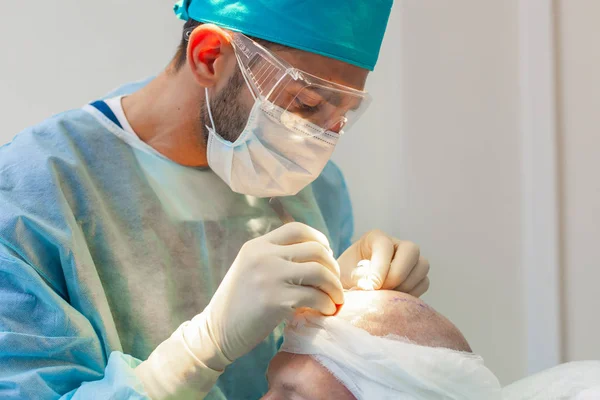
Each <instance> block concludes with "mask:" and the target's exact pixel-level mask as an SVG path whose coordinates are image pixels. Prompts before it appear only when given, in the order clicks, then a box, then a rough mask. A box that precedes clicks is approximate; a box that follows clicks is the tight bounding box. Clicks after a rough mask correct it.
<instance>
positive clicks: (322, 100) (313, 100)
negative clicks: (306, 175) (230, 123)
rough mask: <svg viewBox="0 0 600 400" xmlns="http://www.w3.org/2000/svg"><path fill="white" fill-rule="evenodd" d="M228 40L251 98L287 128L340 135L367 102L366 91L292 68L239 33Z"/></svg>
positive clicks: (362, 111) (367, 105)
mask: <svg viewBox="0 0 600 400" xmlns="http://www.w3.org/2000/svg"><path fill="white" fill-rule="evenodd" d="M190 34H191V31H190V32H188V33H186V37H189V35H190ZM231 43H232V45H233V48H234V51H235V55H236V57H237V60H238V63H239V66H240V69H241V70H242V74H243V76H244V79H245V80H246V82H247V83H248V86H249V87H250V91H251V92H252V95H253V96H254V98H255V99H259V100H261V101H262V105H261V106H262V108H263V109H264V110H265V111H267V114H268V115H269V116H270V117H271V118H275V119H277V120H278V121H277V122H280V123H281V124H283V125H284V126H287V127H288V128H290V129H296V128H297V127H299V126H304V128H306V122H309V123H310V126H311V129H310V133H311V134H314V135H315V136H316V135H320V134H323V133H325V132H334V133H337V134H340V135H341V134H343V133H344V132H347V131H348V130H349V129H350V128H351V127H352V125H353V124H354V123H355V122H356V121H357V120H358V119H359V118H360V116H361V115H362V114H363V113H364V112H365V110H366V109H367V108H368V107H369V105H370V103H371V97H370V95H369V94H368V93H367V92H364V91H360V90H356V89H353V88H350V87H347V86H344V85H340V84H336V83H333V82H329V81H327V80H325V79H322V78H319V77H317V76H314V75H311V74H309V73H307V72H304V71H301V70H299V69H297V68H294V67H293V66H291V65H290V64H288V63H287V62H286V61H284V60H282V59H281V58H279V57H277V56H276V55H275V54H273V53H272V52H270V51H269V50H267V49H266V48H264V47H263V46H261V45H260V44H258V43H256V42H255V41H254V40H252V39H250V38H249V37H247V36H245V35H243V34H241V33H238V32H234V33H233V34H232V41H231ZM303 131H305V132H306V129H303Z"/></svg>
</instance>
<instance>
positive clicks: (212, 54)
mask: <svg viewBox="0 0 600 400" xmlns="http://www.w3.org/2000/svg"><path fill="white" fill-rule="evenodd" d="M232 59H233V60H234V59H235V54H234V53H233V47H232V46H231V43H230V37H229V35H228V34H227V32H225V31H224V30H223V29H221V28H219V27H218V26H216V25H212V24H204V25H200V26H199V27H197V28H196V29H194V31H193V32H192V33H191V35H190V37H189V42H188V47H187V60H188V64H189V66H190V68H191V71H192V73H193V75H194V77H195V78H196V81H198V83H199V84H200V85H202V86H203V87H212V86H215V85H216V84H217V82H218V81H219V80H220V79H221V78H222V77H223V76H224V75H227V72H228V71H229V70H230V67H229V66H230V64H231V60H232Z"/></svg>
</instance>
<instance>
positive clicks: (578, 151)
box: [557, 0, 600, 360]
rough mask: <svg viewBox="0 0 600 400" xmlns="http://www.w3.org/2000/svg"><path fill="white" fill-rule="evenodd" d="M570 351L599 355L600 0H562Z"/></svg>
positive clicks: (574, 355) (577, 356) (572, 356)
mask: <svg viewBox="0 0 600 400" xmlns="http://www.w3.org/2000/svg"><path fill="white" fill-rule="evenodd" d="M557 11H558V15H559V17H558V26H559V45H560V52H559V54H560V57H559V64H558V66H559V87H560V90H561V97H560V103H559V105H560V110H561V120H560V134H561V135H560V145H561V153H560V154H561V158H562V160H561V161H562V171H561V175H562V176H561V178H562V190H561V193H562V201H563V213H562V215H563V240H564V244H563V248H562V250H563V263H564V268H565V270H564V276H565V284H564V293H565V298H564V307H565V339H566V340H565V356H566V358H567V359H568V360H581V359H600V340H598V339H599V338H600V313H599V312H598V310H599V308H600V300H598V299H599V297H598V285H599V282H600V257H599V256H598V240H599V239H600V133H599V129H600V45H598V43H600V25H599V23H598V21H600V2H598V1H596V0H560V1H558V8H557Z"/></svg>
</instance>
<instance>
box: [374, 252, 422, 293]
mask: <svg viewBox="0 0 600 400" xmlns="http://www.w3.org/2000/svg"><path fill="white" fill-rule="evenodd" d="M429 269H430V265H429V261H427V259H425V258H424V257H419V262H418V263H417V265H416V266H415V267H414V268H413V270H412V272H411V273H410V275H408V278H406V280H405V281H404V282H402V284H400V285H399V286H397V287H396V289H395V290H397V291H400V292H404V293H410V292H412V291H413V290H414V289H415V288H416V287H417V285H418V284H419V283H421V282H422V281H423V279H425V278H427V275H428V274H429ZM384 286H385V285H384Z"/></svg>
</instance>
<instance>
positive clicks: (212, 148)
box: [206, 89, 339, 197]
mask: <svg viewBox="0 0 600 400" xmlns="http://www.w3.org/2000/svg"><path fill="white" fill-rule="evenodd" d="M206 107H207V109H208V114H209V116H210V120H211V124H212V128H210V127H208V126H207V128H208V132H209V136H208V164H209V165H210V167H211V169H212V170H213V171H214V172H215V173H216V174H217V175H219V176H220V177H221V179H223V180H224V181H225V182H226V183H227V184H228V185H229V187H231V190H233V191H234V192H237V193H241V194H246V195H250V196H256V197H275V196H292V195H295V194H297V193H298V192H299V191H301V190H302V189H304V188H305V187H306V186H308V185H309V184H311V183H312V182H313V181H314V180H315V179H317V177H318V176H319V175H320V174H321V172H322V171H323V169H324V168H325V165H327V162H328V161H329V159H330V158H331V154H332V153H333V150H334V149H335V145H336V144H337V141H338V137H339V135H337V134H336V133H333V132H324V133H319V134H316V132H320V131H321V129H320V128H318V127H316V126H315V125H313V124H312V123H310V122H308V121H306V120H304V119H302V118H300V117H295V116H293V114H291V113H285V112H284V111H283V110H282V109H281V108H279V107H277V106H276V105H274V104H272V103H270V102H267V101H263V100H261V99H259V98H257V99H256V100H255V103H254V106H253V108H252V111H251V112H250V116H249V117H248V123H247V124H246V127H245V128H244V130H243V131H242V133H241V135H240V137H239V138H238V139H237V140H236V141H235V142H234V143H231V142H229V141H227V140H225V139H223V138H222V137H221V136H220V135H219V134H218V133H217V132H216V128H215V123H214V120H213V117H212V112H211V110H210V101H209V96H208V89H206Z"/></svg>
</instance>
